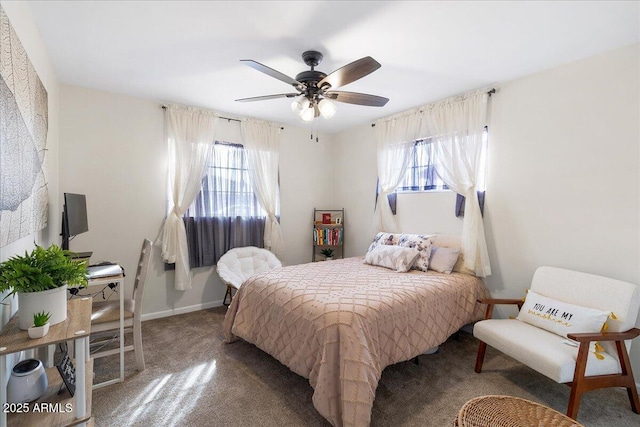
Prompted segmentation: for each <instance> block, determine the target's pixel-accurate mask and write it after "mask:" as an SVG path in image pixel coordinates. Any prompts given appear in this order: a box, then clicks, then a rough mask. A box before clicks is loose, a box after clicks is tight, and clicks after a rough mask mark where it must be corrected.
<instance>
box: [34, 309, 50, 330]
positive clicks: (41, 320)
mask: <svg viewBox="0 0 640 427" xmlns="http://www.w3.org/2000/svg"><path fill="white" fill-rule="evenodd" d="M50 318H51V313H49V312H46V313H45V312H44V310H43V311H41V312H40V313H33V326H35V327H40V326H44V325H46V324H47V322H48V321H49V319H50Z"/></svg>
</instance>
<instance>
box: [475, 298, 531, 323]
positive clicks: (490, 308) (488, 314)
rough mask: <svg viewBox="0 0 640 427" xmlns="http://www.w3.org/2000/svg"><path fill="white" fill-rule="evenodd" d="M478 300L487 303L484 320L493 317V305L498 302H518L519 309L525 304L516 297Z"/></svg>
mask: <svg viewBox="0 0 640 427" xmlns="http://www.w3.org/2000/svg"><path fill="white" fill-rule="evenodd" d="M476 301H477V302H478V303H480V304H487V311H486V313H485V315H484V320H487V319H491V317H493V306H494V305H496V304H516V305H517V306H518V309H520V308H522V304H524V302H523V301H522V300H521V299H516V298H478V299H477V300H476Z"/></svg>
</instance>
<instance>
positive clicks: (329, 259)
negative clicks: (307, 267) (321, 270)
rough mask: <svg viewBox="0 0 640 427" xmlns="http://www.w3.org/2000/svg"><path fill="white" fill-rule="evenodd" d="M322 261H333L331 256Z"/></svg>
mask: <svg viewBox="0 0 640 427" xmlns="http://www.w3.org/2000/svg"><path fill="white" fill-rule="evenodd" d="M324 260H325V261H333V257H332V256H329V257H325V259H324Z"/></svg>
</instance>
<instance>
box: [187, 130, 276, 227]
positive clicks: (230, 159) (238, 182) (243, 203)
mask: <svg viewBox="0 0 640 427" xmlns="http://www.w3.org/2000/svg"><path fill="white" fill-rule="evenodd" d="M185 216H189V217H219V218H246V219H248V218H266V216H267V213H266V212H265V210H264V209H262V207H261V206H260V203H259V202H258V198H257V197H256V194H255V193H254V191H253V185H252V183H251V174H250V173H249V166H248V161H247V156H246V153H245V151H244V147H243V146H242V145H240V144H234V143H228V142H218V141H217V142H216V143H215V145H214V147H213V150H212V153H211V158H210V160H209V165H208V167H207V172H206V174H205V176H204V178H202V187H201V189H200V192H199V193H198V195H197V196H196V198H195V200H194V201H193V203H192V204H191V206H190V207H189V209H188V210H187V212H186V214H185Z"/></svg>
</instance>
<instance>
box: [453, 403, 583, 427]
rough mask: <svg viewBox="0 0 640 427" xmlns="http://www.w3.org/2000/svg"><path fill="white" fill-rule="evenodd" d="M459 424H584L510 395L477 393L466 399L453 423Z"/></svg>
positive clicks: (490, 426)
mask: <svg viewBox="0 0 640 427" xmlns="http://www.w3.org/2000/svg"><path fill="white" fill-rule="evenodd" d="M454 425H455V426H459V427H542V426H544V427H547V426H554V427H584V426H583V425H582V424H580V423H578V422H577V421H576V420H573V419H571V418H569V417H567V416H566V415H563V414H561V413H560V412H558V411H556V410H554V409H551V408H549V407H547V406H544V405H540V404H538V403H535V402H532V401H530V400H526V399H521V398H519V397H513V396H480V397H476V398H475V399H471V400H470V401H468V402H467V403H465V404H464V405H463V406H462V408H461V409H460V412H458V417H457V419H456V421H455V423H454Z"/></svg>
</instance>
